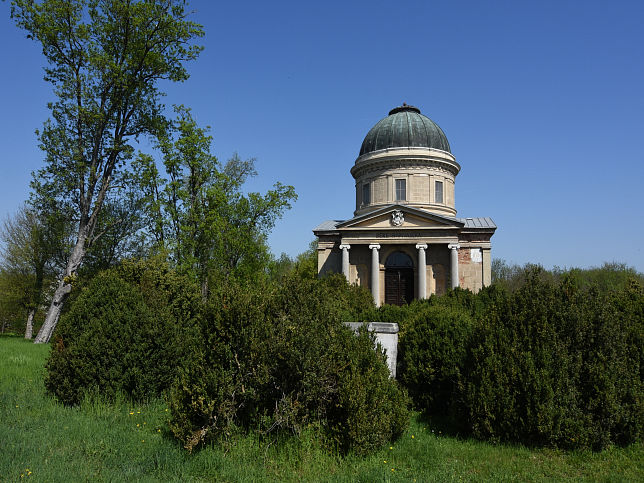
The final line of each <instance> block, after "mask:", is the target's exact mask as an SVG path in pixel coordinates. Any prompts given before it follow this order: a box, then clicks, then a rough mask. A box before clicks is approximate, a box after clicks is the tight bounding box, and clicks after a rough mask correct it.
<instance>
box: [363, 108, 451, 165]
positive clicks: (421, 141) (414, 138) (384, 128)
mask: <svg viewBox="0 0 644 483" xmlns="http://www.w3.org/2000/svg"><path fill="white" fill-rule="evenodd" d="M407 147H420V148H434V149H440V150H442V151H447V152H448V153H449V152H451V151H450V149H449V142H447V136H445V133H444V132H443V130H442V129H441V128H440V127H438V124H436V123H435V122H434V121H432V120H431V119H430V118H428V117H426V116H423V115H422V114H421V113H420V109H418V108H417V107H414V106H408V105H407V104H404V103H403V105H402V106H400V107H396V108H394V109H392V110H391V111H389V115H388V116H387V117H385V118H384V119H381V120H380V121H379V122H378V123H377V124H376V125H375V126H374V127H372V128H371V130H370V131H369V132H368V133H367V136H366V137H365V138H364V141H362V147H361V148H360V156H362V155H363V154H367V153H371V152H373V151H378V150H380V149H387V148H407Z"/></svg>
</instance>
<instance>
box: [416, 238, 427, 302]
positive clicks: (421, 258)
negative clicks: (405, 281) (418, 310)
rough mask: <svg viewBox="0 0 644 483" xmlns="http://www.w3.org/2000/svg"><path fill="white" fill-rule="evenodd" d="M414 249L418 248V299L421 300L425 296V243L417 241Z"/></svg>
mask: <svg viewBox="0 0 644 483" xmlns="http://www.w3.org/2000/svg"><path fill="white" fill-rule="evenodd" d="M416 250H418V269H417V270H418V299H419V300H422V299H424V298H427V258H426V256H425V250H427V244H426V243H418V244H417V245H416Z"/></svg>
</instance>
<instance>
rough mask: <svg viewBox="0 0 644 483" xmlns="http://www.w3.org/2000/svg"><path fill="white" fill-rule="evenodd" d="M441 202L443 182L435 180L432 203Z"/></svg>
mask: <svg viewBox="0 0 644 483" xmlns="http://www.w3.org/2000/svg"><path fill="white" fill-rule="evenodd" d="M442 202H443V182H442V181H436V183H434V203H442Z"/></svg>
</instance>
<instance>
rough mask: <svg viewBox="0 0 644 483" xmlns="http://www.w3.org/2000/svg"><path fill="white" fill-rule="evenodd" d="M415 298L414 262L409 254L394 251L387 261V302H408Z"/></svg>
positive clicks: (394, 303)
mask: <svg viewBox="0 0 644 483" xmlns="http://www.w3.org/2000/svg"><path fill="white" fill-rule="evenodd" d="M413 299H414V263H413V262H412V260H411V257H409V255H407V254H405V253H403V252H394V253H392V254H391V255H389V257H388V258H387V262H386V263H385V303H386V304H391V305H402V304H408V303H410V302H411V301H412V300H413Z"/></svg>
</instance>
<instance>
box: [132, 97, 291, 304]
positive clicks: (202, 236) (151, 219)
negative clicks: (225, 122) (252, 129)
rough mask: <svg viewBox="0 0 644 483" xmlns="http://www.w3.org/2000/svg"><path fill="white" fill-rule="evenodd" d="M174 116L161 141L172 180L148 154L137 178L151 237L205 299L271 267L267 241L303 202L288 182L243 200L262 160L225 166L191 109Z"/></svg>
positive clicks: (137, 165)
mask: <svg viewBox="0 0 644 483" xmlns="http://www.w3.org/2000/svg"><path fill="white" fill-rule="evenodd" d="M175 111H176V113H177V119H176V121H175V122H174V124H173V126H172V130H171V132H166V135H165V136H162V137H161V138H160V140H159V147H160V150H161V152H162V153H163V165H164V167H165V171H166V175H167V176H168V179H165V178H162V177H161V175H160V173H159V171H158V169H157V166H156V163H155V162H154V159H153V158H152V157H150V156H147V155H142V156H140V157H139V158H138V159H137V160H136V162H135V163H134V168H135V178H136V179H137V182H138V185H139V187H140V190H141V192H142V193H143V198H144V200H145V203H146V207H147V208H146V214H145V215H144V218H145V219H146V220H147V224H148V234H149V236H150V238H151V239H152V240H153V241H154V243H156V245H157V246H158V247H160V248H162V249H164V250H167V251H168V252H169V253H170V255H171V257H172V259H173V261H174V263H175V264H176V266H177V267H178V268H179V269H180V270H181V271H182V272H184V273H189V274H192V275H193V276H194V277H195V278H196V280H197V281H198V282H199V284H200V285H201V292H202V296H203V297H204V298H206V297H207V295H208V291H209V289H208V284H209V279H210V278H211V277H217V278H218V279H220V278H228V277H230V276H236V275H240V274H243V276H244V277H246V278H249V277H252V276H253V275H254V274H257V273H261V272H263V271H264V269H265V268H266V266H267V264H268V262H269V260H270V256H269V253H268V248H267V246H266V243H265V238H266V235H267V233H268V232H269V231H270V230H271V229H272V228H273V226H274V224H275V221H276V220H277V219H278V218H279V217H280V216H281V215H282V214H283V212H284V210H286V209H287V208H290V206H291V205H290V203H291V201H293V200H295V199H296V195H295V191H294V189H293V187H292V186H285V185H282V184H281V183H276V184H275V186H274V188H273V189H272V190H269V191H268V192H267V193H266V194H264V195H262V194H260V193H247V194H244V193H243V192H242V187H243V185H244V183H245V182H246V180H247V179H248V178H249V177H250V176H255V175H256V174H257V172H256V170H255V161H254V160H253V159H250V160H242V159H241V158H239V156H237V155H234V156H233V157H232V158H231V159H230V160H229V161H228V162H227V163H226V164H225V165H223V166H222V165H220V164H219V162H218V160H217V158H216V157H215V156H214V155H212V154H211V152H210V146H211V143H212V137H211V136H210V135H208V130H207V129H204V128H200V127H199V126H198V125H197V123H196V121H195V120H194V119H193V117H192V114H191V113H190V110H189V109H187V108H185V107H183V106H178V107H175Z"/></svg>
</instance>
